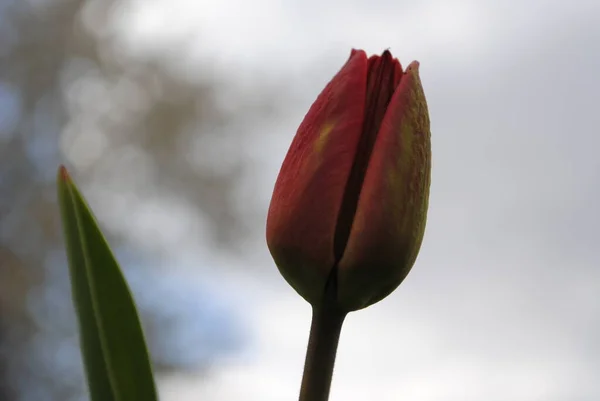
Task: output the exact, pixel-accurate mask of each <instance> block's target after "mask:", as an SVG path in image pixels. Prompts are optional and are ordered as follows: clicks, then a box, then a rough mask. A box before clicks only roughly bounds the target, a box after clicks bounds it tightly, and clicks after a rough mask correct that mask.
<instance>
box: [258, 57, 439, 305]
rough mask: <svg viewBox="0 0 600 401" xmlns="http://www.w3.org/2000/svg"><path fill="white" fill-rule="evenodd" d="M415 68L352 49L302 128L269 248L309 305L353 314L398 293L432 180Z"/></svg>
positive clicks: (282, 180)
mask: <svg viewBox="0 0 600 401" xmlns="http://www.w3.org/2000/svg"><path fill="white" fill-rule="evenodd" d="M418 69H419V64H418V63H417V62H413V63H411V64H410V65H409V66H408V68H407V69H406V70H405V71H403V69H402V66H401V65H400V63H399V61H398V60H397V59H395V58H393V57H392V55H391V54H390V52H389V51H385V52H384V53H383V54H382V55H381V56H372V57H370V58H367V56H366V54H365V52H363V51H361V50H353V51H352V53H351V55H350V58H349V59H348V61H347V62H346V64H345V65H344V66H343V67H342V69H341V70H340V71H339V72H338V73H337V75H335V77H334V78H333V79H332V80H331V81H330V82H329V84H327V86H326V87H325V89H324V90H323V92H321V94H320V95H319V97H318V98H317V100H316V101H315V103H314V104H313V105H312V107H311V108H310V110H309V111H308V113H307V115H306V117H305V118H304V121H303V122H302V124H301V125H300V127H299V129H298V131H297V133H296V136H295V137H294V140H293V141H292V144H291V146H290V149H289V151H288V153H287V156H286V158H285V160H284V162H283V165H282V167H281V170H280V172H279V176H278V178H277V182H276V184H275V189H274V192H273V197H272V199H271V205H270V208H269V213H268V217H267V244H268V246H269V250H270V252H271V255H272V256H273V259H274V261H275V263H276V265H277V267H278V269H279V271H280V272H281V274H282V275H283V277H284V278H285V279H286V280H287V281H288V283H289V284H290V285H291V286H292V287H293V288H294V289H295V290H296V291H297V292H298V293H299V294H300V295H301V296H302V297H304V299H306V300H307V301H308V302H309V303H311V304H312V305H319V304H321V303H323V302H324V296H325V288H326V286H329V287H328V288H332V290H333V291H334V292H335V293H334V294H333V299H334V301H333V302H334V303H335V307H337V308H339V309H340V310H343V311H353V310H358V309H361V308H364V307H367V306H369V305H371V304H374V303H375V302H378V301H380V300H381V299H383V298H385V297H386V296H387V295H389V294H390V293H391V292H392V291H393V290H394V289H396V288H397V287H398V286H399V285H400V283H401V282H402V281H403V280H404V278H405V277H406V276H407V274H408V272H409V271H410V269H411V267H412V265H413V264H414V262H415V260H416V258H417V254H418V252H419V249H420V247H421V242H422V240H423V234H424V231H425V222H426V217H427V207H428V200H429V184H430V175H431V143H430V131H429V116H428V112H427V103H426V101H425V95H424V93H423V88H422V87H421V81H420V79H419V72H418Z"/></svg>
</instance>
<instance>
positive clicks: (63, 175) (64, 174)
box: [58, 164, 71, 181]
mask: <svg viewBox="0 0 600 401" xmlns="http://www.w3.org/2000/svg"><path fill="white" fill-rule="evenodd" d="M58 178H59V179H60V180H61V181H70V180H71V177H70V176H69V172H68V171H67V168H66V167H65V166H64V165H62V164H61V165H60V166H59V167H58Z"/></svg>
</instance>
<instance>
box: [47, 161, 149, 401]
mask: <svg viewBox="0 0 600 401" xmlns="http://www.w3.org/2000/svg"><path fill="white" fill-rule="evenodd" d="M57 184H58V199H59V204H60V208H61V213H62V221H63V230H64V235H65V242H66V248H67V256H68V260H69V270H70V274H71V290H72V296H73V302H74V303H75V311H76V312H77V317H78V320H79V334H80V342H81V351H82V356H83V362H84V366H85V369H86V375H87V380H88V385H89V389H90V395H91V399H92V401H155V400H157V395H156V386H155V384H154V378H153V376H152V367H151V364H150V358H149V354H148V350H147V348H146V342H145V340H144V333H143V331H142V327H141V324H140V320H139V317H138V314H137V310H136V307H135V304H134V301H133V297H132V296H131V292H130V291H129V288H128V286H127V283H126V281H125V278H124V276H123V274H122V272H121V269H120V268H119V265H118V263H117V261H116V260H115V257H114V256H113V253H112V251H111V249H110V246H109V245H108V243H107V242H106V239H105V238H104V236H103V235H102V232H101V231H100V229H99V228H98V224H97V222H96V219H95V218H94V216H93V214H92V212H91V210H90V208H89V207H88V205H87V203H86V201H85V199H84V198H83V196H82V195H81V193H80V192H79V190H78V189H77V187H76V186H75V183H74V182H73V181H72V179H71V177H70V176H69V174H68V173H67V170H66V169H65V168H64V167H63V166H61V167H60V168H59V171H58V178H57Z"/></svg>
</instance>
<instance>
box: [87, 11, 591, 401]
mask: <svg viewBox="0 0 600 401" xmlns="http://www.w3.org/2000/svg"><path fill="white" fill-rule="evenodd" d="M114 23H115V25H114V26H115V27H116V29H117V30H118V31H119V32H120V35H121V37H122V39H123V43H124V45H125V46H127V47H128V48H129V49H130V50H131V51H134V52H142V53H144V52H159V51H161V49H164V48H166V47H168V46H170V45H172V44H174V43H179V41H180V40H182V39H186V40H189V41H190V43H191V46H189V47H187V48H186V52H185V54H181V58H175V59H177V63H178V64H177V66H176V67H177V68H180V69H181V70H182V71H183V72H185V71H188V72H189V71H192V70H193V66H194V65H196V64H197V63H201V62H202V60H204V59H206V57H208V56H210V60H212V61H211V62H214V63H217V64H216V65H218V66H220V68H222V69H225V70H228V71H230V73H231V77H232V78H231V79H232V80H236V81H239V82H241V83H243V82H245V81H247V80H252V79H253V77H255V76H258V75H259V76H261V77H262V78H261V79H264V77H270V78H271V79H272V80H273V82H285V83H286V85H287V86H288V87H289V88H290V91H291V92H292V93H294V96H295V99H296V101H295V102H293V104H292V105H291V106H290V107H289V110H288V112H287V113H284V115H282V116H281V117H280V119H279V120H275V121H270V122H269V123H265V124H264V125H263V126H257V127H251V128H249V129H252V130H255V131H257V132H261V131H262V132H264V133H265V134H264V141H261V142H260V143H250V142H249V143H248V144H247V145H248V152H249V154H251V155H252V157H254V158H255V159H256V171H255V174H254V175H252V176H251V177H250V178H249V180H250V181H249V182H248V183H246V185H247V187H248V188H252V191H246V192H244V191H243V190H242V192H243V193H246V195H247V196H251V195H252V196H254V198H252V199H249V198H245V199H244V202H255V203H256V204H257V205H258V206H259V209H260V211H261V215H260V218H259V219H257V221H256V224H257V226H261V225H264V219H265V216H266V211H267V207H268V202H269V197H270V193H271V190H272V186H273V183H274V181H275V178H276V175H277V173H278V169H279V166H280V164H281V162H282V160H283V157H284V156H285V152H286V150H287V147H288V146H289V143H290V142H291V139H292V137H293V135H294V133H295V130H296V127H297V125H298V124H299V123H300V121H301V119H302V117H303V115H304V113H305V112H306V111H307V110H308V107H309V106H310V104H311V102H312V101H313V100H314V99H315V98H316V96H317V94H318V93H319V92H320V90H321V89H322V88H323V86H324V85H325V83H326V82H327V80H329V79H330V78H331V77H332V76H333V75H334V74H335V73H336V72H337V70H338V69H339V68H340V67H341V65H342V64H343V63H344V62H345V61H346V59H347V57H348V55H349V52H350V49H351V48H352V47H357V48H364V49H365V50H366V51H367V52H368V53H380V52H381V51H382V50H384V49H386V48H390V49H391V51H392V52H393V54H394V55H395V56H397V57H399V58H400V60H401V62H402V63H403V64H404V65H407V64H408V63H409V62H410V61H412V60H413V59H416V60H419V61H420V63H421V68H420V71H421V79H422V81H423V85H424V88H425V93H426V96H427V99H428V103H429V107H430V116H431V121H432V146H433V177H432V188H431V202H430V211H429V220H428V226H427V232H426V236H425V240H424V244H423V248H422V251H421V254H420V257H419V259H418V261H417V263H416V265H415V267H414V269H413V271H412V272H411V274H410V275H409V277H408V278H407V280H406V281H405V282H404V283H403V284H402V285H401V287H400V288H399V289H398V290H397V291H396V292H395V293H394V294H393V295H391V296H390V297H389V298H388V299H386V300H384V301H382V302H381V303H379V304H377V305H375V306H373V307H370V308H368V309H366V310H363V311H360V312H356V313H353V314H351V315H350V316H349V318H348V319H347V322H346V325H345V327H344V330H343V333H342V338H341V343H340V348H339V353H338V361H337V365H336V371H335V377H334V382H333V387H332V393H331V401H359V400H360V401H363V400H378V401H392V400H411V401H430V400H431V401H434V400H436V401H471V400H472V401H475V400H487V401H495V400H498V401H500V400H513V401H537V400H540V401H541V400H544V401H561V400H565V401H566V400H568V401H592V400H598V399H600V381H598V380H597V378H598V375H599V374H600V340H599V339H600V268H599V265H600V256H599V252H600V250H599V249H598V246H597V244H596V242H597V238H599V237H600V236H599V235H598V230H599V229H598V227H600V213H599V212H598V208H597V206H596V205H597V203H598V201H597V198H598V196H599V195H600V158H598V157H597V152H598V147H599V146H600V139H598V138H597V137H598V130H599V127H600V109H599V107H600V76H599V74H600V2H598V1H597V0H575V1H571V2H566V1H555V0H548V1H541V0H526V1H516V0H510V1H509V0H504V1H500V0H498V1H492V0H487V1H485V0H477V1H475V0H471V1H449V0H444V1H442V0H438V1H421V2H415V1H410V2H409V1H391V0H384V1H372V0H370V1H368V0H362V1H359V0H346V1H329V2H321V1H316V0H305V1H276V0H254V1H251V2H249V1H246V0H233V1H228V2H223V1H191V0H169V1H166V0H156V1H153V2H142V1H131V7H130V8H128V9H121V10H118V11H117V12H116V13H115V20H114ZM98 29H100V28H98ZM196 45H197V46H196ZM257 74H258V75H257ZM257 232H259V233H260V236H259V235H257V238H256V241H255V244H253V246H254V249H255V251H254V253H253V254H251V255H250V256H249V258H248V259H247V260H246V261H245V262H244V263H250V264H253V265H256V266H262V269H261V270H259V271H262V275H261V274H259V273H257V269H250V270H251V271H252V275H248V276H243V274H242V275H241V274H240V273H236V274H233V273H231V274H230V275H229V276H227V275H225V276H224V280H228V281H227V288H228V289H229V290H231V291H235V292H236V293H237V294H238V295H237V298H239V299H240V308H246V313H247V316H248V318H249V320H251V321H254V335H255V339H256V342H255V347H254V348H253V349H252V351H251V352H250V353H249V354H248V355H244V356H243V357H240V358H238V359H235V360H232V361H231V363H230V364H229V365H226V366H223V368H222V370H220V371H217V372H216V373H215V376H214V378H213V379H212V381H211V382H210V385H209V386H206V385H204V384H202V385H200V384H196V383H195V381H194V378H185V379H172V380H170V381H166V382H163V383H161V389H162V392H163V395H164V399H165V400H167V401H170V400H180V401H187V400H190V401H191V400H198V399H207V400H212V401H246V400H247V401H254V400H256V401H258V400H260V401H271V400H272V401H282V400H295V399H297V394H298V388H299V384H300V378H301V374H302V363H303V359H304V352H305V347H306V341H307V337H308V329H309V324H310V310H309V307H308V305H307V304H306V303H305V302H304V301H303V300H302V299H301V298H300V297H299V296H297V295H296V294H295V293H294V292H293V291H292V290H291V288H290V287H288V286H287V284H286V283H285V282H284V281H283V279H282V278H281V277H280V276H279V275H278V273H277V271H276V269H275V267H274V265H273V263H272V260H271V259H270V256H269V254H268V252H267V248H266V244H265V243H264V239H263V234H262V232H263V231H262V226H261V227H260V229H259V230H257ZM248 260H249V261H250V262H248ZM214 263H215V264H216V265H218V264H219V263H223V264H224V265H225V264H227V263H239V264H242V261H231V260H227V261H219V260H218V259H216V260H215V261H214ZM240 294H243V295H240Z"/></svg>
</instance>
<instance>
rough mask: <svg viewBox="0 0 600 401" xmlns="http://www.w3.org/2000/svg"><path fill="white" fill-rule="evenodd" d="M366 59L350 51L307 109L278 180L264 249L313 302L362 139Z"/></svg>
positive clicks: (329, 262)
mask: <svg viewBox="0 0 600 401" xmlns="http://www.w3.org/2000/svg"><path fill="white" fill-rule="evenodd" d="M366 80H367V57H366V55H365V53H364V52H363V51H353V52H352V54H351V56H350V59H349V60H348V62H347V63H346V64H345V65H344V67H342V69H341V70H340V71H339V72H338V73H337V75H336V76H335V77H334V78H333V79H332V81H331V82H330V83H329V84H328V85H327V86H326V87H325V89H324V90H323V92H321V94H320V95H319V97H318V98H317V100H316V101H315V103H314V104H313V105H312V107H311V108H310V110H309V111H308V114H307V115H306V117H305V118H304V121H303V122H302V124H301V125H300V128H299V129H298V132H297V134H296V136H295V138H294V140H293V142H292V144H291V146H290V149H289V151H288V153H287V156H286V158H285V160H284V162H283V165H282V167H281V171H280V173H279V176H278V178H277V182H276V183H275V189H274V192H273V197H272V199H271V206H270V208H269V214H268V217H267V244H268V246H269V250H270V251H271V254H272V256H273V259H274V260H275V263H276V264H277V266H278V267H279V270H280V272H281V274H282V275H283V276H284V277H285V279H286V280H287V281H288V282H289V283H290V284H291V285H292V286H293V287H294V288H295V289H296V290H297V291H298V292H299V293H300V295H302V296H303V297H304V298H305V299H306V300H307V301H309V302H311V303H314V302H318V300H319V299H320V298H321V296H322V295H323V293H324V287H325V283H326V281H327V279H328V277H329V274H330V273H331V270H332V269H333V265H334V245H333V241H334V232H335V228H336V222H337V218H338V214H339V210H340V205H341V203H342V198H343V195H344V190H345V188H346V183H347V182H348V176H349V174H350V170H351V168H352V163H353V161H354V157H355V153H356V149H357V144H358V141H359V139H360V135H361V131H362V126H363V115H364V108H365V96H366V86H367V85H366Z"/></svg>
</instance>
